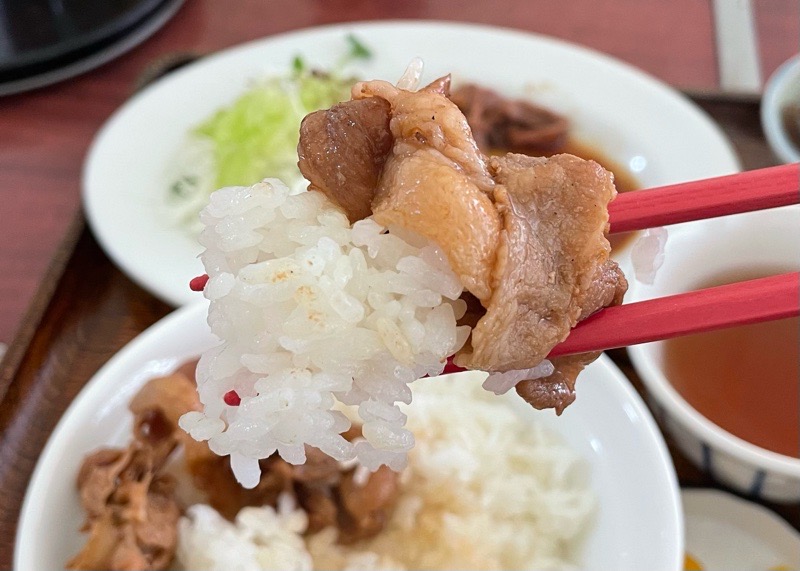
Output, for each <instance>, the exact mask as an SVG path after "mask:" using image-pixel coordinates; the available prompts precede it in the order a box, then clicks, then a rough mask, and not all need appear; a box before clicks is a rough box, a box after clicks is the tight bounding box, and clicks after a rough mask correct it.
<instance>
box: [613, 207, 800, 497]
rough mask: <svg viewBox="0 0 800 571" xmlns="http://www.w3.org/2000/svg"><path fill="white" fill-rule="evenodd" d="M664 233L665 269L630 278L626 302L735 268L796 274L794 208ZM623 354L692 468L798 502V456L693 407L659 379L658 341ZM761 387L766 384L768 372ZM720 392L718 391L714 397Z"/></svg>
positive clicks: (799, 220)
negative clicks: (645, 278)
mask: <svg viewBox="0 0 800 571" xmlns="http://www.w3.org/2000/svg"><path fill="white" fill-rule="evenodd" d="M669 232H670V235H669V238H668V240H667V245H666V248H665V258H664V264H663V266H662V267H661V268H660V269H659V271H658V273H657V274H656V277H655V281H654V283H653V284H652V285H645V284H642V283H640V282H637V281H636V280H635V279H631V280H630V281H631V288H630V289H629V292H628V295H627V296H626V302H631V301H641V300H645V299H652V298H656V297H663V296H666V295H671V294H676V293H680V292H685V291H691V290H693V289H696V288H697V287H698V285H702V284H703V283H704V282H705V283H707V282H708V281H710V280H712V279H714V278H715V277H718V276H720V275H722V274H727V273H730V272H732V271H735V270H737V269H753V270H757V269H759V268H763V269H766V270H772V271H774V270H775V269H779V270H780V272H779V273H782V272H790V271H797V270H798V269H800V208H798V207H794V206H792V207H785V208H780V209H773V210H769V211H763V212H754V213H748V214H741V215H737V216H728V217H725V218H719V219H714V220H705V221H702V222H694V223H689V224H681V225H678V226H673V227H670V228H669ZM628 351H629V353H630V356H631V360H632V361H633V365H634V367H635V368H636V370H637V372H638V373H639V376H640V377H641V379H642V381H643V383H644V385H645V388H646V390H647V393H648V397H649V399H650V403H651V405H652V407H653V409H654V410H655V413H656V417H657V418H658V420H659V422H660V424H661V426H662V428H664V429H665V430H666V431H667V432H669V433H670V434H671V436H672V438H673V439H674V441H675V443H676V444H677V446H678V447H679V448H680V449H681V451H682V452H683V453H684V454H686V456H688V457H689V458H690V459H691V460H692V461H693V462H694V463H695V464H696V465H697V466H699V467H700V468H701V469H703V470H705V471H707V472H708V473H710V474H711V475H712V476H713V477H714V478H715V479H717V480H718V481H720V482H722V483H724V484H726V485H728V486H730V487H731V488H734V489H736V490H738V491H740V492H742V493H745V494H748V495H750V496H753V497H756V498H764V499H768V500H773V501H779V502H789V501H798V500H800V458H797V457H790V456H785V455H783V454H778V453H776V452H773V451H770V450H766V449H764V448H761V447H759V446H756V445H754V444H751V443H750V442H747V441H745V440H743V439H741V438H739V437H737V436H735V435H733V434H731V433H730V432H727V431H726V430H723V429H722V428H720V427H719V426H717V425H716V424H714V423H713V422H711V421H710V420H709V419H707V418H705V417H704V416H703V415H702V414H701V413H700V412H698V411H697V410H696V409H694V408H693V407H692V406H691V405H690V404H689V403H688V402H687V401H686V400H685V399H684V398H683V397H682V396H681V395H680V394H679V393H678V391H677V390H676V389H675V388H674V387H673V386H672V385H671V384H670V382H669V379H668V378H667V376H666V374H665V367H664V342H656V343H647V344H642V345H637V346H634V347H630V348H629V349H628ZM697 382H703V381H702V379H698V380H697ZM764 382H765V383H768V382H769V375H765V379H764ZM798 382H800V379H798ZM768 389H769V387H765V390H768ZM724 390H725V388H724V386H722V387H720V392H721V394H720V397H721V398H724ZM776 397H777V398H779V396H777V395H776ZM797 429H798V427H787V430H797Z"/></svg>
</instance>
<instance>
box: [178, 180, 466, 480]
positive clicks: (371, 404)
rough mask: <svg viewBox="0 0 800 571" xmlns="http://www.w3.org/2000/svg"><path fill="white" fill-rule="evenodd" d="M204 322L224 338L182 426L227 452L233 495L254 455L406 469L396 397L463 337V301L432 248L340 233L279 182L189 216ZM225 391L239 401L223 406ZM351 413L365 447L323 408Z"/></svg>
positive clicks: (203, 363) (343, 220)
mask: <svg viewBox="0 0 800 571" xmlns="http://www.w3.org/2000/svg"><path fill="white" fill-rule="evenodd" d="M201 222H202V223H203V225H204V227H205V228H204V230H203V231H202V233H201V235H200V242H201V244H202V245H203V246H204V247H205V248H206V249H205V252H204V253H203V254H202V256H201V258H202V261H203V264H204V266H205V269H206V272H207V273H208V275H209V277H210V279H209V281H208V283H207V284H206V287H205V290H204V292H205V296H206V297H207V298H208V299H209V300H210V301H211V305H210V309H209V315H208V323H209V325H210V326H211V330H212V332H213V333H214V334H215V335H217V336H218V337H219V338H220V339H221V340H222V342H221V343H220V345H219V346H217V347H216V348H214V349H212V350H210V351H207V352H206V353H205V354H204V355H203V356H202V358H201V359H200V363H199V365H198V369H197V380H198V391H199V395H200V400H201V401H202V403H203V405H204V411H203V412H202V413H201V412H191V413H188V414H186V415H184V416H183V418H182V419H181V427H182V428H183V429H184V430H186V431H188V432H189V433H190V434H191V435H192V436H193V437H194V438H196V439H197V440H208V442H209V446H210V448H211V450H212V451H214V452H215V453H217V454H219V455H230V457H231V467H232V468H233V471H234V473H235V474H236V477H237V479H238V480H239V481H240V482H241V483H242V484H243V485H244V486H245V487H253V486H255V485H256V484H257V483H258V480H259V476H260V468H259V465H258V459H260V458H267V457H268V456H270V455H272V454H273V453H274V452H276V451H277V452H278V453H279V454H280V455H281V457H282V458H284V459H285V460H286V461H288V462H290V463H292V464H301V463H303V462H304V461H305V448H304V446H305V445H306V444H308V445H311V446H314V447H316V448H319V449H320V450H322V451H323V452H325V453H326V454H328V455H330V456H332V457H333V458H335V459H337V460H341V461H346V460H352V459H357V460H358V461H359V462H361V463H362V464H363V465H364V466H366V467H367V468H368V469H370V470H376V469H377V468H378V467H379V466H380V465H381V464H386V465H388V466H390V467H391V468H392V469H394V470H401V469H402V468H404V467H405V465H406V462H407V458H406V454H407V453H408V451H409V450H411V448H412V447H413V446H414V437H413V435H412V434H411V432H410V431H408V430H407V429H405V428H404V425H405V422H406V415H405V414H404V413H403V412H401V410H400V409H399V408H398V406H397V403H398V402H404V403H409V402H411V390H410V388H409V386H408V385H409V383H411V382H412V381H415V380H416V379H418V378H420V377H423V376H425V375H438V374H439V373H441V371H442V369H443V367H444V364H445V360H446V358H447V357H448V356H449V355H451V354H453V353H454V352H455V351H456V350H458V349H459V348H460V347H461V346H462V345H463V344H464V342H465V341H466V339H467V337H468V336H469V327H466V326H462V327H457V326H456V319H458V318H460V317H461V316H462V315H463V312H464V311H465V310H466V304H465V303H464V302H463V301H460V300H458V298H459V296H460V295H461V292H462V286H461V284H460V283H459V280H458V279H457V277H456V276H455V275H454V274H453V273H452V271H451V270H450V268H449V265H448V263H447V261H446V259H445V257H444V255H443V254H442V252H441V251H440V250H439V248H437V247H436V246H434V245H433V244H431V243H429V242H425V241H423V240H421V239H420V238H419V237H411V236H404V238H405V239H404V238H401V237H400V236H399V235H398V234H397V233H395V232H392V233H386V232H385V229H384V228H382V227H381V226H379V225H378V224H376V223H375V222H374V221H372V220H371V219H367V220H363V221H360V222H357V223H355V224H354V225H353V226H352V227H351V225H350V224H349V222H348V220H347V217H346V216H345V215H344V213H343V212H342V211H341V210H340V209H339V208H337V207H336V206H334V205H333V204H332V203H331V202H330V201H329V200H328V199H327V198H326V197H325V196H324V195H323V194H322V193H320V192H313V191H311V192H301V193H299V194H296V195H292V194H291V193H290V191H289V189H288V188H287V187H286V186H285V185H284V184H282V183H281V182H280V181H278V180H275V179H266V180H264V181H263V182H261V183H259V184H256V185H254V186H252V187H249V188H247V187H229V188H223V189H221V190H219V191H217V192H215V193H214V194H213V195H212V196H211V201H210V203H209V205H208V206H207V207H206V208H205V209H204V210H203V212H202V213H201ZM229 391H235V392H236V393H237V395H239V397H241V405H240V406H228V405H226V404H225V402H224V400H223V397H224V395H225V394H226V393H228V392H229ZM340 404H345V405H357V406H358V414H359V416H360V418H361V420H362V421H363V435H364V439H359V441H357V442H354V443H351V442H348V441H347V440H345V439H344V438H343V437H342V436H341V433H342V432H344V431H345V430H347V428H349V426H350V421H349V420H348V419H347V417H345V416H344V415H343V414H342V413H341V412H338V411H336V410H334V409H335V407H337V406H339V405H340Z"/></svg>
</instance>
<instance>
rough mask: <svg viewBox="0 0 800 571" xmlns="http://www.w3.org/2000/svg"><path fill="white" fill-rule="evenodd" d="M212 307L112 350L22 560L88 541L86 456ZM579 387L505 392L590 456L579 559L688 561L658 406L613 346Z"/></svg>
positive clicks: (59, 449)
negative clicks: (564, 391) (531, 398)
mask: <svg viewBox="0 0 800 571" xmlns="http://www.w3.org/2000/svg"><path fill="white" fill-rule="evenodd" d="M206 312H207V306H206V305H205V304H198V305H194V306H187V307H185V308H183V309H180V310H178V311H177V312H175V313H173V314H172V315H170V316H168V317H166V318H165V319H164V320H162V321H161V322H159V323H157V324H156V325H154V326H153V327H152V328H150V329H148V330H147V331H146V332H145V333H143V334H142V335H141V336H139V337H138V338H137V339H135V340H134V341H133V342H132V343H130V344H129V345H128V346H127V347H125V348H124V349H123V350H122V351H120V352H119V353H118V354H117V355H116V356H115V357H114V358H113V359H111V360H110V361H109V362H108V364H106V365H105V366H104V367H103V368H102V369H101V370H100V371H99V372H98V373H97V374H96V375H95V377H94V378H93V379H92V380H91V381H90V382H89V384H87V386H86V388H85V389H84V390H83V391H82V392H81V394H80V395H79V396H78V398H77V399H75V401H74V402H73V403H72V405H71V406H70V407H69V409H68V410H67V412H66V413H65V414H64V416H63V417H62V419H61V421H60V422H59V424H58V426H57V427H56V430H55V432H54V433H53V435H52V437H51V438H50V440H49V442H48V444H47V446H46V447H45V449H44V452H43V453H42V456H41V457H40V458H39V462H38V464H37V466H36V470H35V472H34V474H33V478H32V479H31V483H30V485H29V487H28V491H27V493H26V497H25V501H24V504H23V507H22V514H21V518H20V523H19V528H18V532H17V541H16V546H15V552H14V569H16V570H17V571H41V570H43V569H61V568H63V565H64V562H65V561H67V559H69V557H70V556H72V555H74V554H75V553H76V552H77V551H78V550H79V549H80V546H81V545H82V544H83V542H84V541H85V538H84V537H82V535H81V534H80V533H79V531H78V528H79V527H80V525H81V522H82V519H83V513H82V510H81V507H80V505H79V502H78V495H77V493H76V490H75V476H76V474H77V471H78V468H79V466H80V464H81V461H82V458H83V456H84V455H85V454H86V453H87V452H89V451H91V450H93V449H95V448H97V447H100V446H109V445H121V444H123V443H125V442H126V441H127V440H128V439H129V437H130V430H131V415H130V413H129V412H128V410H127V404H128V401H129V400H130V398H131V397H132V396H133V394H134V393H135V392H136V391H137V390H138V389H139V388H140V387H141V386H142V385H143V384H144V383H145V382H146V381H147V379H149V378H151V377H153V376H155V375H161V374H165V373H168V372H169V371H172V370H173V369H174V368H175V367H177V366H178V365H179V364H180V363H181V362H183V361H184V360H187V359H188V358H190V357H191V356H194V355H196V354H198V353H199V352H201V351H202V350H204V349H206V348H208V347H210V346H212V345H214V344H215V338H214V337H213V336H212V335H211V333H210V332H209V329H208V326H207V325H206V323H205V318H206ZM478 374H480V373H478ZM578 390H579V396H578V399H577V401H576V402H575V403H574V404H573V405H572V406H570V407H569V408H568V409H567V410H566V411H565V412H564V414H563V415H562V416H560V417H556V416H555V415H554V414H553V413H552V411H534V410H533V409H532V408H531V407H529V406H528V405H526V404H525V403H523V402H522V400H521V399H519V398H518V397H516V395H511V394H509V395H504V396H503V397H498V398H507V400H508V402H509V405H510V406H512V407H514V410H517V411H518V412H519V414H520V415H521V416H522V417H523V418H527V419H535V421H538V422H542V423H544V424H545V426H546V427H548V428H549V429H550V430H552V431H554V432H556V433H558V434H560V435H561V436H562V437H563V439H564V440H565V441H566V443H567V444H568V445H570V446H571V447H572V448H573V449H574V450H576V451H577V452H578V453H579V454H580V455H581V456H582V457H583V458H585V459H586V461H587V465H588V469H589V472H590V473H589V474H588V477H589V482H590V485H591V487H592V488H593V489H594V490H595V493H596V496H597V500H598V504H599V509H598V511H597V514H596V518H595V522H594V525H593V528H592V530H591V531H590V532H589V535H588V537H587V538H586V543H585V545H584V546H583V550H582V553H581V554H580V559H581V565H580V568H581V569H596V570H598V571H600V570H603V571H605V570H608V569H614V570H615V571H626V570H629V571H641V570H642V569H648V570H649V571H650V570H652V571H678V570H679V569H682V568H683V567H682V564H683V515H682V511H681V503H680V496H679V491H678V485H677V479H676V477H675V470H674V467H673V465H672V462H671V460H670V457H669V454H668V452H667V448H666V446H665V444H664V440H663V438H662V436H661V433H660V432H659V431H658V429H657V427H656V424H655V422H654V420H653V418H652V416H651V415H650V413H649V411H648V410H647V408H646V407H645V405H644V403H643V402H642V400H641V399H640V398H639V396H638V395H637V393H636V392H635V391H634V390H633V389H632V388H631V386H630V384H629V383H628V381H627V379H625V377H624V376H623V375H622V373H620V371H619V370H618V369H617V368H616V367H615V366H614V365H613V363H611V361H610V360H609V359H608V358H607V357H605V356H602V357H601V358H600V359H599V360H598V361H596V362H595V363H593V364H592V365H590V366H589V367H588V368H587V369H586V371H584V373H583V376H582V378H581V380H580V382H579V389H578ZM412 407H413V404H412ZM529 421H530V420H529ZM476 539H478V538H476Z"/></svg>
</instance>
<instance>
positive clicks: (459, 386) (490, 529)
mask: <svg viewBox="0 0 800 571" xmlns="http://www.w3.org/2000/svg"><path fill="white" fill-rule="evenodd" d="M484 377H485V375H483V374H481V373H469V374H466V373H465V374H459V375H454V376H449V377H440V378H437V379H425V380H422V381H419V382H417V383H415V384H414V405H413V407H411V408H410V409H409V421H408V425H409V427H410V428H411V429H413V430H414V433H415V434H416V435H417V439H418V442H417V445H416V447H415V448H414V450H412V451H411V453H410V454H409V466H408V468H407V469H406V471H405V472H404V473H403V475H402V479H401V493H400V497H399V499H398V503H397V507H396V509H395V511H394V513H393V514H392V516H391V518H390V519H389V521H388V522H387V526H386V528H385V529H384V530H383V531H382V532H381V533H380V534H379V535H378V536H376V537H374V538H372V539H370V540H367V541H362V542H360V543H358V544H357V545H355V546H342V545H338V544H337V543H336V531H335V530H334V529H332V528H328V529H325V530H323V531H321V532H319V533H317V534H315V535H313V536H310V537H307V538H305V540H304V542H301V543H298V542H297V541H295V540H291V542H290V541H288V540H287V542H286V543H287V544H286V545H285V546H284V547H283V548H282V549H280V550H277V551H279V552H280V553H283V554H285V553H286V551H287V550H289V546H288V544H289V543H291V545H292V546H293V548H296V549H297V553H296V557H294V558H289V557H288V556H286V555H282V557H283V559H282V560H281V561H307V559H305V558H306V557H307V556H310V558H311V560H313V568H315V569H345V570H356V569H574V568H580V567H582V566H584V565H581V564H582V562H583V559H582V557H581V548H582V545H583V540H584V539H585V537H586V535H587V531H588V530H589V529H590V528H591V523H592V519H593V513H594V511H595V503H596V500H595V496H594V494H593V492H592V491H591V490H590V488H589V486H588V480H589V473H588V468H587V465H586V464H585V462H584V461H582V460H581V459H580V457H579V456H578V455H577V454H576V453H575V452H574V451H573V450H571V449H570V448H569V447H567V446H566V445H565V444H564V443H563V442H562V441H561V439H560V438H558V437H557V436H556V435H554V434H552V433H551V432H549V431H548V430H546V429H545V428H544V427H542V426H541V424H540V423H538V422H537V420H536V413H535V412H534V411H533V410H531V409H530V407H528V406H527V405H526V404H525V403H523V402H521V401H520V400H519V399H518V398H517V397H516V396H512V395H508V396H505V397H496V396H493V395H491V394H489V393H487V392H486V391H483V390H481V388H480V382H481V380H482V379H483V378H484ZM205 509H209V508H205ZM259 511H261V512H263V515H261V516H258V517H256V515H255V514H257V513H258V512H259ZM281 511H282V510H281V507H280V506H279V509H278V512H281ZM196 513H197V512H195V511H192V512H190V516H191V519H189V520H186V519H184V520H183V522H182V523H181V528H180V543H179V545H180V547H179V559H180V560H181V562H182V563H183V564H184V565H185V566H186V568H187V569H198V570H199V569H245V568H247V569H273V568H275V565H276V564H277V563H276V561H274V560H271V559H270V560H269V561H268V562H265V563H262V565H263V566H262V567H256V566H253V567H245V566H244V563H243V561H244V559H243V558H244V557H248V558H251V559H248V560H252V556H251V555H250V554H251V553H252V552H253V550H254V549H261V547H259V546H260V545H263V543H264V542H263V541H262V540H261V539H260V538H261V537H263V536H264V533H263V532H260V531H259V529H261V528H262V527H263V526H265V525H266V524H264V523H258V524H257V526H256V524H255V523H250V522H259V521H262V520H267V521H270V522H274V521H276V517H277V516H276V515H275V511H274V510H272V508H269V507H266V508H248V509H247V512H245V513H246V514H247V517H242V516H240V518H239V521H238V522H237V524H238V531H237V533H238V534H239V537H240V538H241V541H242V542H244V543H243V545H246V544H247V542H248V541H249V542H251V543H253V544H254V545H253V546H252V547H244V546H242V547H240V548H237V549H231V548H228V547H225V546H227V545H233V543H226V541H227V540H225V539H219V540H217V539H216V537H219V538H223V536H225V535H226V534H227V533H228V532H227V531H225V530H227V529H230V527H231V526H232V524H230V523H227V522H223V521H220V520H217V525H218V528H214V526H212V525H210V524H209V523H208V521H206V522H205V523H203V522H201V521H200V520H199V519H198V517H197V515H195V514H196ZM250 514H253V515H250ZM270 525H272V524H270ZM258 526H261V527H258ZM293 529H294V532H293V533H295V534H297V535H298V538H299V537H300V534H302V530H301V529H298V528H297V527H295V528H293ZM303 529H305V528H303ZM278 535H279V534H277V533H274V534H273V535H272V536H271V537H278ZM248 538H250V539H248ZM274 541H275V539H270V540H269V545H270V546H272V547H271V549H275V547H274V546H273V543H274ZM237 545H239V544H237ZM183 553H190V554H192V559H191V561H205V562H207V563H205V564H204V565H199V566H198V565H195V564H193V563H192V562H191V561H189V560H187V559H184V558H183V555H182V554H183ZM264 553H265V554H266V551H264ZM239 554H243V555H242V556H241V557H240V555H239ZM283 568H285V569H296V568H300V567H291V566H289V565H288V564H287V565H286V566H285V567H283ZM307 568H308V567H304V569H307Z"/></svg>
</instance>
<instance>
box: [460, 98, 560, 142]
mask: <svg viewBox="0 0 800 571" xmlns="http://www.w3.org/2000/svg"><path fill="white" fill-rule="evenodd" d="M450 99H452V100H453V103H455V104H456V105H458V108H459V109H461V111H462V113H464V115H465V116H466V118H467V122H468V123H469V125H470V127H472V135H473V136H474V137H475V141H476V142H477V143H478V146H479V147H480V148H481V149H482V150H483V151H484V152H486V153H491V152H497V151H503V152H506V151H510V152H512V153H523V154H526V155H543V154H551V153H553V152H557V151H558V149H559V148H561V147H563V146H564V144H565V143H566V141H567V135H568V132H569V122H568V121H567V119H566V118H565V117H563V116H561V115H558V114H557V113H553V112H552V111H550V110H549V109H545V108H544V107H539V106H538V105H534V104H532V103H530V102H528V101H524V100H521V99H507V98H505V97H503V96H501V95H499V94H498V93H496V92H495V91H492V90H491V89H486V88H485V87H480V86H478V85H474V84H468V85H464V86H463V87H461V88H460V89H458V90H456V91H454V92H453V93H452V95H451V96H450Z"/></svg>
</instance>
